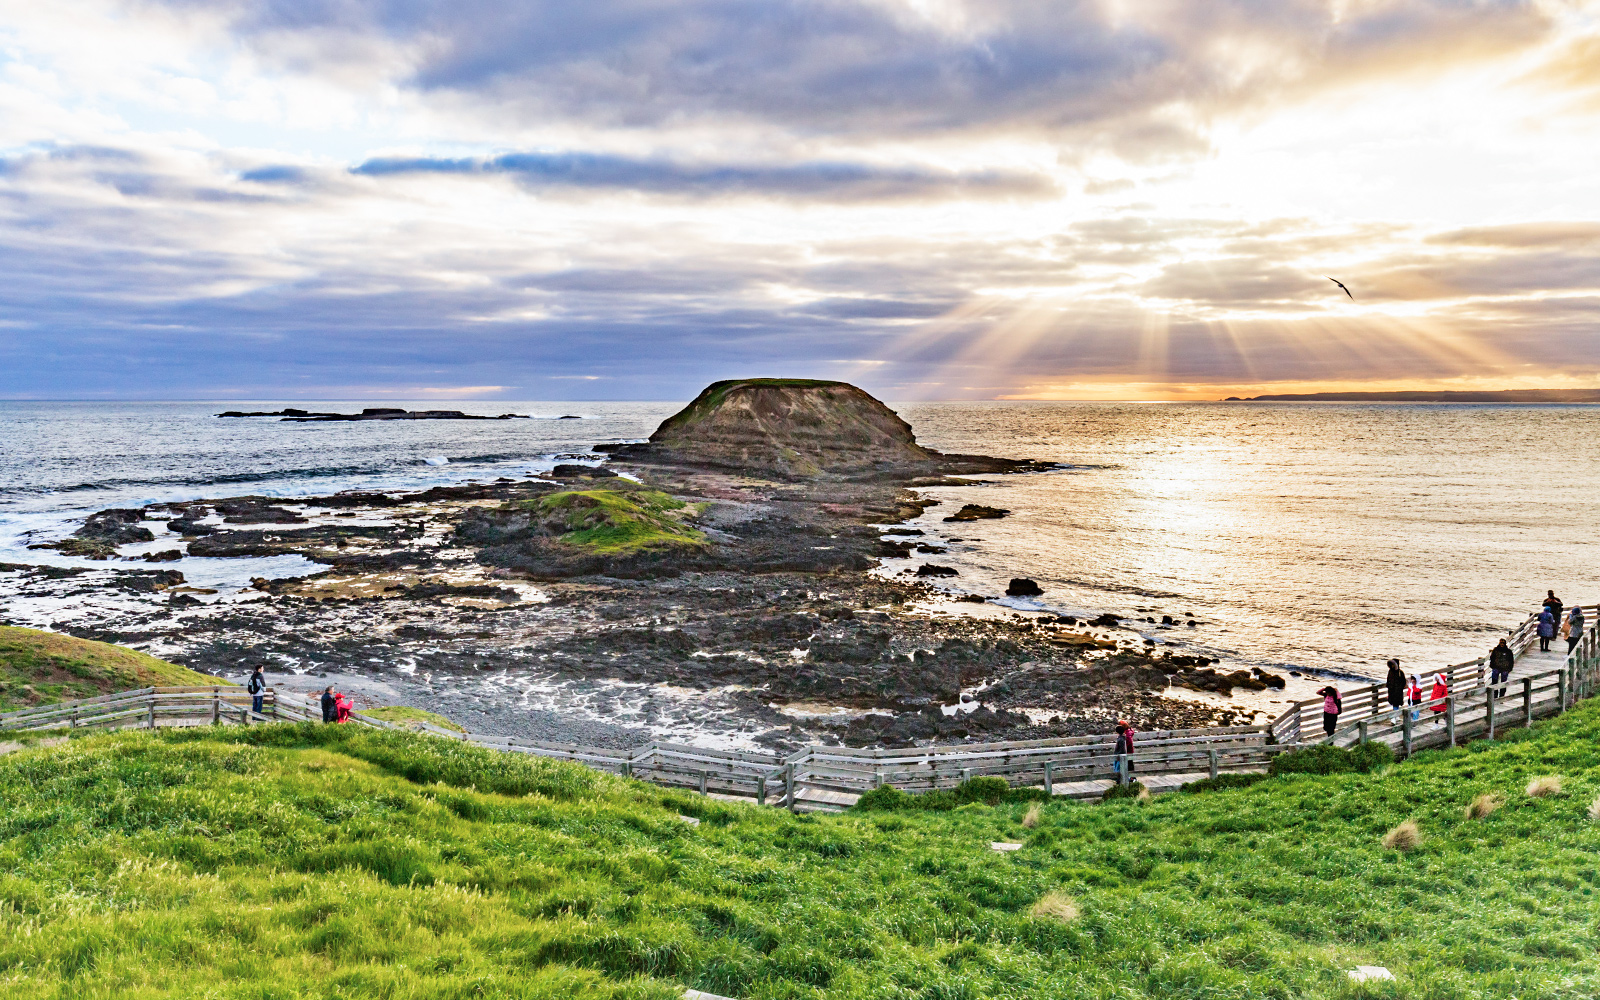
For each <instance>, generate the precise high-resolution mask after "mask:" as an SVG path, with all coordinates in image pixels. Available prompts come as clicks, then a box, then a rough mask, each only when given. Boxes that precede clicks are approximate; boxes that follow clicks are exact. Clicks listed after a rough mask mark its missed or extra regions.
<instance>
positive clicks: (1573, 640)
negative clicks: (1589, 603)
mask: <svg viewBox="0 0 1600 1000" xmlns="http://www.w3.org/2000/svg"><path fill="white" fill-rule="evenodd" d="M1582 641H1583V605H1581V604H1574V605H1573V606H1572V611H1571V613H1569V614H1568V615H1567V652H1569V653H1570V652H1572V649H1573V647H1574V646H1576V645H1577V644H1578V643H1580V642H1582Z"/></svg>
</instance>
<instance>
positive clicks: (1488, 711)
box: [1483, 688, 1500, 740]
mask: <svg viewBox="0 0 1600 1000" xmlns="http://www.w3.org/2000/svg"><path fill="white" fill-rule="evenodd" d="M1494 692H1495V689H1494V688H1490V689H1489V690H1488V691H1486V692H1484V696H1483V710H1484V717H1485V718H1487V719H1488V720H1489V738H1490V739H1491V740H1492V739H1494V707H1495V705H1497V704H1498V703H1499V701H1500V699H1498V698H1496V697H1495V696H1494Z"/></svg>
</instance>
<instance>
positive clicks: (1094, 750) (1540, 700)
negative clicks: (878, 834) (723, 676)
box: [0, 607, 1600, 811]
mask: <svg viewBox="0 0 1600 1000" xmlns="http://www.w3.org/2000/svg"><path fill="white" fill-rule="evenodd" d="M1585 611H1586V612H1588V614H1589V617H1588V621H1590V622H1595V623H1596V625H1595V626H1593V627H1591V628H1590V629H1589V630H1588V631H1587V632H1586V633H1585V635H1584V636H1583V638H1582V640H1581V641H1580V642H1579V643H1578V644H1577V646H1576V647H1575V648H1574V649H1573V650H1572V652H1571V653H1570V654H1568V655H1562V654H1554V653H1552V654H1541V653H1538V652H1537V651H1534V650H1531V649H1530V647H1532V646H1533V645H1534V644H1535V643H1536V641H1537V638H1536V635H1535V631H1534V627H1533V622H1532V619H1530V620H1529V621H1526V622H1524V623H1523V624H1522V625H1521V626H1520V627H1519V628H1518V629H1517V630H1516V631H1515V632H1514V633H1513V634H1512V636H1511V638H1510V645H1511V646H1512V648H1513V649H1514V650H1515V651H1516V652H1517V653H1518V654H1519V659H1518V665H1517V669H1516V670H1515V671H1514V672H1513V674H1512V679H1511V680H1510V682H1509V683H1508V684H1507V685H1505V691H1504V692H1503V693H1502V692H1500V691H1497V690H1493V689H1491V686H1490V685H1489V684H1488V673H1487V666H1486V659H1484V658H1480V659H1477V660H1472V661H1470V662H1467V663H1459V664H1456V665H1454V666H1451V667H1448V668H1446V669H1445V670H1444V671H1442V673H1444V674H1445V676H1446V679H1447V682H1448V689H1449V693H1448V694H1447V695H1446V696H1445V697H1444V698H1441V699H1438V700H1437V701H1430V702H1425V703H1423V704H1422V705H1419V706H1416V707H1415V712H1412V711H1407V710H1395V709H1391V708H1390V707H1389V705H1388V704H1387V702H1386V701H1385V700H1384V697H1383V688H1382V687H1381V686H1380V685H1372V686H1370V687H1364V688H1358V689H1355V690H1352V691H1348V692H1345V693H1344V695H1343V697H1344V708H1345V710H1344V713H1343V714H1342V715H1341V716H1340V720H1339V724H1338V727H1337V728H1336V729H1335V730H1334V732H1333V734H1332V736H1331V738H1328V737H1325V736H1324V734H1323V732H1322V702H1321V699H1315V700H1308V701H1302V702H1296V703H1295V704H1293V705H1291V706H1289V708H1288V709H1286V710H1285V711H1284V712H1283V713H1282V714H1281V715H1279V716H1278V717H1277V718H1276V719H1274V720H1273V721H1272V722H1271V723H1269V724H1268V725H1265V726H1234V727H1217V728H1208V729H1185V730H1173V731H1160V732H1149V733H1142V734H1140V737H1139V743H1138V753H1135V754H1133V755H1131V757H1119V756H1118V755H1117V753H1116V737H1115V736H1111V735H1106V736H1075V737H1068V738H1065V739H1052V740H1028V741H1013V742H1003V743H980V744H967V745H954V746H936V747H913V748H906V749H894V750H858V749H851V748H848V747H825V746H811V747H806V748H804V749H802V750H799V751H797V752H795V753H793V754H790V755H788V756H786V757H780V756H777V755H775V754H765V753H759V752H750V751H732V750H716V749H710V748H706V747H694V746H686V745H683V744H677V743H669V742H660V741H657V742H652V743H648V744H646V745H644V746H641V747H635V748H633V749H631V750H614V749H607V748H601V747H584V746H576V745H572V744H565V743H549V742H537V741H532V740H522V739H518V738H516V737H509V736H487V735H483V734H474V733H457V732H453V731H450V730H446V729H441V728H439V727H437V726H433V725H430V724H428V723H410V724H407V725H400V724H396V723H391V722H387V721H384V720H380V719H374V718H371V717H369V716H365V715H362V714H360V713H352V715H351V717H350V719H351V722H353V723H355V724H357V725H364V726H371V727H374V728H380V729H406V730H412V731H422V732H427V733H431V734H433V735H435V736H440V737H443V738H446V739H453V740H461V741H463V742H466V743H470V744H473V745H475V746H481V747H486V748H489V749H494V750H500V751H503V752H506V753H527V754H535V755H537V756H541V757H551V758H556V759H560V760H570V761H574V762H577V763H581V764H585V765H587V766H589V767H593V768H596V769H598V770H603V771H609V772H611V773H613V774H619V775H623V776H626V777H632V778H637V779H639V780H641V781H650V782H654V783H656V784H661V785H667V786H672V787H677V788H687V789H693V790H695V791H698V792H700V793H702V794H706V795H711V796H715V797H718V798H730V799H739V800H742V801H750V800H754V801H756V802H757V803H760V804H763V805H773V806H783V807H786V808H789V809H792V810H796V811H816V810H840V809H845V808H848V807H849V806H850V805H851V804H853V803H854V802H855V801H856V799H857V798H859V797H860V796H861V795H862V794H864V793H865V792H868V791H870V790H872V789H874V788H878V787H881V786H883V785H894V786H895V787H897V788H900V789H902V790H904V791H910V792H923V791H932V790H935V789H941V788H953V787H955V786H956V785H959V784H960V783H961V782H963V781H965V780H967V779H968V778H973V777H978V776H983V775H992V776H997V777H1002V778H1004V779H1005V780H1006V781H1007V782H1008V783H1010V784H1011V785H1015V786H1042V787H1043V788H1045V789H1046V790H1048V791H1049V792H1051V794H1053V795H1058V796H1061V797H1064V798H1090V797H1098V796H1099V795H1100V794H1101V793H1102V792H1103V791H1104V790H1105V789H1106V788H1108V787H1110V786H1111V785H1112V784H1113V783H1115V782H1116V781H1118V780H1122V778H1121V775H1122V774H1125V773H1126V771H1127V768H1126V767H1124V768H1120V769H1119V768H1118V767H1117V765H1118V764H1119V763H1131V764H1132V765H1133V767H1134V777H1137V778H1138V780H1140V781H1142V782H1144V784H1145V785H1146V787H1148V788H1149V789H1150V791H1151V792H1152V793H1157V792H1161V791H1170V790H1172V789H1176V788H1178V787H1181V786H1182V785H1184V784H1187V783H1188V782H1191V781H1195V780H1198V779H1201V778H1206V777H1216V776H1217V775H1219V774H1229V773H1244V772H1251V771H1262V770H1265V769H1266V768H1267V767H1268V765H1269V764H1270V763H1271V761H1272V758H1273V757H1274V756H1276V755H1278V754H1281V753H1285V752H1288V751H1291V750H1297V749H1300V748H1301V747H1305V746H1309V745H1312V744H1314V743H1321V742H1330V741H1331V742H1332V743H1334V744H1335V745H1338V746H1352V745H1355V744H1357V743H1362V742H1367V741H1370V740H1379V741H1382V742H1385V743H1388V744H1389V745H1390V746H1392V747H1394V748H1395V752H1396V754H1397V756H1402V757H1404V756H1406V755H1409V754H1411V753H1414V752H1416V751H1418V750H1422V749H1427V748H1430V747H1437V746H1448V745H1453V744H1455V743H1459V742H1462V741H1464V740H1469V739H1475V738H1478V737H1482V736H1491V737H1492V736H1494V735H1496V734H1498V733H1501V732H1504V731H1505V729H1506V728H1507V727H1510V726H1527V725H1531V724H1532V722H1533V720H1534V719H1537V718H1542V717H1545V716H1550V715H1556V714H1559V713H1561V712H1564V711H1566V710H1567V709H1568V708H1570V707H1571V706H1572V705H1573V704H1574V703H1575V702H1576V701H1577V700H1578V699H1580V698H1584V697H1588V696H1589V695H1590V694H1592V693H1593V691H1594V689H1595V686H1596V682H1597V672H1600V612H1597V610H1596V609H1594V608H1591V607H1586V608H1585ZM1413 714H1415V715H1416V716H1417V717H1416V718H1415V719H1413V718H1412V716H1413ZM320 718H321V716H320V714H317V715H313V714H312V713H311V712H309V711H307V710H306V709H305V708H303V707H301V706H298V705H293V704H287V703H283V702H281V701H280V700H279V698H278V696H277V692H275V691H274V690H272V689H268V690H267V691H266V692H264V695H263V704H262V711H260V712H255V711H253V710H252V708H251V700H250V695H249V694H247V693H246V692H245V691H244V690H243V689H242V688H238V687H235V686H232V685H218V686H215V687H155V688H139V689H136V690H132V691H119V692H117V693H115V694H108V695H101V696H100V697H97V698H85V699H82V700H79V701H72V702H63V703H61V704H58V705H48V706H44V707H41V708H34V709H25V710H22V711H17V712H9V713H4V714H0V732H16V733H29V732H35V733H36V732H43V731H47V730H62V729H66V730H72V729H90V728H99V729H125V728H155V727H156V726H193V725H255V724H260V723H270V722H313V721H320Z"/></svg>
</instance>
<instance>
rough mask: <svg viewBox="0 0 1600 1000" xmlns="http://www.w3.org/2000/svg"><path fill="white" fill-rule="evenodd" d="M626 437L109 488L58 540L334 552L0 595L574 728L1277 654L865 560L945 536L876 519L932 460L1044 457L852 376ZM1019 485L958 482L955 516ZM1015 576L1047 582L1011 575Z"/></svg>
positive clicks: (1114, 674) (1149, 695)
mask: <svg viewBox="0 0 1600 1000" xmlns="http://www.w3.org/2000/svg"><path fill="white" fill-rule="evenodd" d="M610 453H611V461H610V462H609V463H608V465H609V468H606V467H600V468H596V467H594V466H590V465H576V464H562V465H558V466H556V467H555V468H554V469H553V470H552V471H551V472H549V473H545V474H543V475H540V476H529V477H525V478H522V479H518V480H511V479H501V480H498V481H496V482H494V483H481V484H464V485H458V486H450V487H435V488H433V489H429V490H425V491H420V492H414V493H397V492H384V493H379V492H349V493H341V494H335V495H331V496H320V497H303V498H295V499H289V498H280V497H260V496H244V497H232V498H218V499H211V500H195V501H184V502H173V503H164V504H155V505H152V506H150V507H145V508H141V509H136V510H121V509H118V510H106V511H102V512H100V513H99V514H96V515H93V516H91V517H90V518H88V519H87V521H86V522H85V523H84V524H83V526H82V527H81V528H80V529H79V530H78V532H77V533H76V534H75V535H73V536H72V537H70V538H67V539H63V540H61V541H60V542H56V543H51V544H52V545H54V546H55V547H57V548H59V549H60V551H62V552H68V551H69V549H74V548H81V549H83V550H84V551H83V552H82V554H84V555H90V557H91V558H94V555H95V554H98V555H99V557H100V559H101V560H102V561H112V562H115V561H119V560H120V561H123V562H126V561H127V560H130V559H134V558H140V559H151V560H152V561H166V560H169V559H172V560H177V561H179V565H182V562H181V560H182V559H183V558H186V557H189V556H210V557H218V558H235V557H285V556H298V557H301V558H302V559H304V560H308V561H309V562H311V563H315V564H317V566H319V567H321V570H320V571H313V572H311V573H309V574H308V575H298V576H294V577H285V578H281V579H266V578H257V579H254V580H253V581H252V582H251V585H250V586H249V587H248V588H245V589H244V590H242V591H240V592H237V593H232V594H217V593H215V592H213V591H211V590H207V589H203V588H198V587H194V586H185V585H184V584H183V580H184V577H183V574H181V573H179V572H177V571H176V570H166V569H163V570H153V569H142V570H131V569H123V568H119V567H117V566H115V565H109V566H105V567H104V568H101V562H96V563H95V564H94V568H88V567H75V568H72V569H59V570H58V569H53V568H50V567H24V566H0V602H4V601H6V600H8V599H12V600H17V601H31V602H35V603H36V604H37V605H38V606H40V607H46V606H50V602H51V600H52V599H53V598H54V597H68V598H70V599H71V601H72V604H73V607H72V610H71V613H70V614H67V613H62V614H61V616H60V617H57V618H54V619H47V620H39V621H36V622H29V623H30V624H45V625H49V626H50V627H51V628H53V629H55V630H56V631H61V632H69V633H71V634H74V635H79V636H82V637H85V638H95V639H105V640H110V641H115V642H120V643H132V644H136V645H139V646H141V647H143V648H146V649H148V650H149V651H151V652H154V653H157V654H159V655H162V656H164V657H165V658H167V659H169V660H172V661H173V662H177V663H182V664H185V665H188V666H191V667H194V668H197V669H203V670H208V671H216V672H221V673H224V674H228V675H230V676H231V675H237V674H239V673H240V672H241V671H244V670H247V669H248V667H250V666H252V665H255V664H262V665H264V666H266V667H267V668H268V670H269V673H271V674H273V675H274V677H275V678H278V679H280V680H282V681H283V682H285V683H301V681H300V680H298V679H296V678H295V677H294V676H293V675H292V674H290V673H288V671H289V670H291V669H292V670H294V671H300V672H306V673H304V680H303V682H304V683H305V684H307V685H309V686H311V687H316V686H320V684H319V683H318V681H317V680H316V679H318V678H320V677H322V676H324V675H325V676H327V677H329V678H331V679H337V680H338V683H340V685H341V686H343V687H345V688H348V689H352V690H354V691H355V692H357V693H358V694H359V693H360V692H361V691H362V690H364V689H368V690H372V691H378V692H381V694H375V695H374V697H378V698H381V700H380V701H378V702H377V703H378V704H392V703H395V702H403V703H408V704H413V705H416V706H417V707H421V708H427V709H436V710H439V711H442V712H444V714H446V715H448V716H450V717H452V718H455V719H457V720H458V721H461V722H463V723H465V724H467V725H469V726H470V727H471V728H473V729H475V730H478V731H484V732H499V733H508V734H516V735H522V736H528V737H533V738H541V739H554V740H560V741H564V742H573V743H589V744H609V745H630V744H632V743H637V742H641V741H643V740H645V739H648V738H651V736H652V735H663V734H664V735H668V736H670V737H672V738H676V739H680V740H683V739H690V740H692V739H699V738H701V737H700V736H698V735H696V734H697V733H698V734H706V735H710V736H712V737H713V738H716V739H719V740H732V741H736V742H740V743H743V744H744V745H750V744H756V745H764V746H770V747H774V748H786V747H793V746H795V745H797V744H800V743H804V742H814V741H822V742H846V743H852V744H857V745H863V744H879V745H906V744H908V743H911V742H914V741H919V740H929V739H979V738H984V739H1002V738H1005V739H1031V738H1042V737H1047V736H1064V735H1077V734H1080V733H1085V732H1105V731H1106V730H1107V728H1108V726H1109V724H1110V722H1111V721H1113V720H1114V719H1116V718H1118V717H1124V718H1129V719H1132V720H1133V721H1134V722H1135V724H1136V725H1138V726H1140V727H1141V728H1182V727H1185V726H1193V725H1205V724H1213V723H1228V722H1232V721H1237V720H1239V719H1242V718H1248V716H1249V712H1248V711H1246V710H1245V709H1244V707H1243V706H1223V705H1220V704H1216V703H1205V702H1203V701H1194V700H1184V699H1176V698H1173V697H1170V689H1171V688H1173V687H1179V686H1181V687H1187V688H1191V689H1194V690H1196V691H1202V692H1206V693H1207V694H1208V695H1218V694H1220V695H1227V694H1229V693H1230V692H1231V691H1232V690H1233V689H1234V688H1235V687H1243V688H1245V689H1246V690H1258V689H1260V688H1263V687H1267V686H1269V685H1271V684H1272V680H1271V679H1268V678H1266V677H1254V676H1251V675H1250V674H1248V673H1244V672H1239V671H1235V672H1232V673H1230V672H1226V671H1219V670H1214V669H1208V668H1211V667H1212V666H1213V664H1214V661H1211V660H1208V659H1205V658H1194V657H1190V658H1184V657H1172V656H1169V655H1164V654H1160V653H1158V652H1157V650H1156V649H1154V648H1153V647H1151V646H1149V645H1147V643H1148V642H1150V640H1143V639H1141V638H1140V637H1139V635H1138V634H1137V633H1136V632H1134V631H1132V630H1131V629H1128V628H1126V627H1124V626H1122V625H1120V624H1119V622H1118V619H1117V617H1116V616H1114V615H1110V614H1106V615H1102V616H1100V617H1099V618H1095V619H1092V620H1088V621H1082V622H1079V621H1077V620H1075V619H1071V618H1054V617H1053V616H1048V615H1031V614H1020V613H1015V612H1010V611H1007V610H1004V609H1001V608H994V607H988V608H982V609H977V610H978V611H981V612H982V613H981V614H971V613H968V612H967V611H966V610H965V609H967V608H970V607H971V605H966V604H961V603H959V602H958V600H957V599H956V597H955V595H953V594H951V593H948V592H946V591H944V590H941V589H940V588H939V587H938V586H937V584H938V582H940V580H941V579H944V578H948V577H951V576H953V575H954V574H955V573H956V571H955V570H954V569H953V568H950V567H944V566H938V565H936V564H932V563H923V564H922V567H921V570H920V571H918V570H912V569H909V568H908V569H905V570H903V571H902V573H903V575H900V574H897V575H896V576H894V577H893V578H886V577H887V574H885V573H883V572H873V570H874V569H875V568H876V567H878V566H879V565H880V563H879V560H882V559H888V558H904V557H906V556H907V555H909V554H910V553H911V552H913V551H915V552H917V553H919V554H928V555H935V554H938V553H941V552H944V551H946V549H945V548H944V547H943V544H941V545H934V544H930V541H931V540H930V539H928V538H927V536H925V535H924V534H923V531H922V529H920V528H913V527H900V528H898V529H896V528H894V527H885V526H893V525H904V523H905V522H906V521H909V520H912V519H914V518H917V517H919V516H920V515H922V514H923V513H924V512H925V511H926V510H927V509H928V508H930V507H937V506H938V505H939V501H938V500H935V499H931V498H928V497H926V496H925V495H922V494H919V493H917V492H914V488H915V487H919V486H927V485H950V486H955V485H961V486H968V485H971V482H970V481H969V480H964V479H951V478H948V477H949V476H952V475H956V474H963V473H965V474H972V473H980V474H984V475H988V474H991V473H999V474H1006V473H1026V472H1035V471H1041V470H1046V469H1050V468H1053V466H1051V465H1049V464H1047V463H1034V462H1027V461H1015V460H1005V459H993V458H986V457H983V456H962V455H944V454H940V453H939V452H936V451H933V450H931V449H928V448H925V447H923V446H921V445H918V444H917V443H916V439H915V436H914V435H913V433H912V430H911V428H910V427H909V426H908V425H907V424H906V423H905V422H904V421H902V420H901V419H900V418H899V417H898V416H896V415H895V414H894V413H893V412H892V411H890V410H889V409H888V408H887V407H885V406H884V405H883V404H882V403H880V402H878V401H877V400H875V399H873V398H872V397H871V396H869V395H868V394H866V393H865V392H862V391H861V390H859V389H857V388H855V387H854V386H850V385H846V384H844V383H840V382H813V381H804V380H782V379H750V380H740V381H733V382H719V383H717V384H716V385H713V386H711V387H709V388H708V389H707V390H706V391H705V392H703V393H701V395H700V396H699V397H698V398H697V399H696V400H695V402H694V403H691V404H690V405H689V406H688V407H686V408H685V409H684V410H683V411H682V412H680V413H678V414H676V415H675V416H673V417H672V418H670V419H668V420H667V421H665V422H664V423H663V424H662V425H661V427H660V429H658V430H657V431H656V433H655V435H653V436H652V438H651V440H650V443H649V444H648V445H643V446H623V447H616V448H612V449H610ZM574 457H576V456H574ZM618 473H621V474H620V475H619V474H618ZM952 506H953V505H952ZM1007 513H1008V512H1007V511H1005V510H1002V509H1000V508H996V507H990V506H984V505H980V504H967V505H965V506H963V507H960V508H959V510H957V511H956V512H955V513H953V514H951V515H949V517H947V518H945V519H943V520H951V521H954V522H958V523H959V522H967V521H982V520H990V519H994V518H999V517H1004V516H1005V515H1006V514H1007ZM963 530H966V529H963ZM932 540H939V541H941V542H955V541H960V540H959V539H949V540H943V539H932ZM136 543H137V549H138V551H137V553H136V552H135V551H124V552H121V553H119V552H118V551H117V549H118V546H123V545H127V546H134V545H135V544H136ZM152 543H154V544H153V545H152ZM148 549H155V550H156V551H151V552H148V554H146V552H145V551H144V550H148ZM91 550H92V551H91ZM1019 569H1020V567H1019ZM1009 591H1010V592H1012V593H1013V594H1014V595H1015V596H1037V595H1038V594H1039V593H1040V588H1039V587H1038V586H1037V584H1035V583H1034V582H1033V581H1031V580H1026V579H1023V578H1020V577H1019V578H1017V579H1014V580H1012V586H1011V587H1010V588H1009ZM113 593H114V595H115V599H111V598H110V597H107V596H106V595H108V594H113ZM961 600H964V601H972V602H976V603H978V604H982V603H983V602H984V598H983V597H981V596H977V595H968V596H966V597H965V598H962V599H961ZM11 606H12V607H20V606H21V605H20V604H16V603H13V604H12V605H11ZM56 606H62V605H61V604H57V605H56ZM956 609H962V610H960V611H959V613H958V612H957V610H956ZM1186 625H1187V627H1190V628H1194V627H1197V626H1196V623H1195V622H1193V621H1190V622H1188V623H1186ZM275 682H276V681H275ZM974 692H977V700H974ZM980 702H981V704H980Z"/></svg>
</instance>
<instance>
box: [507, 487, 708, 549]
mask: <svg viewBox="0 0 1600 1000" xmlns="http://www.w3.org/2000/svg"><path fill="white" fill-rule="evenodd" d="M527 504H528V506H530V507H532V508H533V509H534V510H535V511H537V512H538V514H539V516H540V517H541V518H542V519H543V520H544V522H545V525H546V527H547V528H548V529H549V530H551V531H553V532H559V533H560V538H561V541H563V542H565V543H567V544H569V545H578V546H582V547H583V548H586V549H589V550H591V551H594V552H597V553H600V554H603V555H621V554H625V553H630V552H638V551H640V550H642V549H651V548H683V547H690V548H699V547H702V546H706V545H709V544H710V543H709V542H708V541H707V540H706V536H705V535H704V534H703V533H701V532H699V531H697V530H695V529H694V528H692V527H690V526H689V525H687V524H685V523H684V522H683V517H684V515H686V514H691V513H694V510H695V508H693V507H692V506H691V505H689V504H686V503H684V502H683V501H682V500H677V499H674V498H673V497H670V496H668V495H667V494H665V493H662V492H660V491H659V490H645V489H637V490H623V489H611V490H563V491H562V492H560V493H552V494H550V495H549V496H545V497H540V498H539V499H537V500H530V501H528V502H527Z"/></svg>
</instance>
